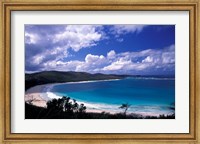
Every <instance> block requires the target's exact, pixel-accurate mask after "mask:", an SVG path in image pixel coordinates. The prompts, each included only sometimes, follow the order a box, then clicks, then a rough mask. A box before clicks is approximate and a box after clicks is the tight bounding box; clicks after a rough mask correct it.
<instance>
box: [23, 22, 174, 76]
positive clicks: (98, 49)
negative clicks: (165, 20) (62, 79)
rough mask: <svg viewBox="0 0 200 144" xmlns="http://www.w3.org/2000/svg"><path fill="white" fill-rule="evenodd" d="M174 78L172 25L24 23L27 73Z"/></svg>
mask: <svg viewBox="0 0 200 144" xmlns="http://www.w3.org/2000/svg"><path fill="white" fill-rule="evenodd" d="M50 70H57V71H77V72H80V71H81V72H89V73H105V74H132V75H175V26H174V25H25V71H26V72H38V71H50Z"/></svg>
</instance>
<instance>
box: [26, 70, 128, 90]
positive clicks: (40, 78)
mask: <svg viewBox="0 0 200 144" xmlns="http://www.w3.org/2000/svg"><path fill="white" fill-rule="evenodd" d="M125 77H127V76H126V75H112V74H109V75H106V74H101V73H97V74H90V73H86V72H71V71H70V72H60V71H44V72H38V73H32V74H25V90H27V89H28V88H30V87H33V86H36V85H41V84H48V83H64V82H77V81H89V80H106V79H122V78H125Z"/></svg>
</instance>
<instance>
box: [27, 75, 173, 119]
mask: <svg viewBox="0 0 200 144" xmlns="http://www.w3.org/2000/svg"><path fill="white" fill-rule="evenodd" d="M115 80H121V79H111V80H95V81H80V82H66V83H53V84H45V85H38V86H34V87H32V88H30V89H28V90H27V91H26V92H25V102H29V101H30V100H32V104H33V105H35V106H39V107H46V103H47V101H48V100H51V99H53V98H61V97H62V96H57V95H56V94H54V93H52V92H50V89H51V88H52V87H53V86H55V85H65V84H76V83H90V82H101V81H115ZM77 102H78V103H79V104H80V103H84V105H85V106H86V107H87V110H86V111H87V112H94V113H101V112H103V111H104V112H109V113H111V114H114V113H120V112H123V110H122V109H121V110H120V109H119V106H120V105H116V106H115V105H112V106H111V105H106V104H105V105H104V104H101V103H89V102H82V101H77ZM133 107H134V108H135V109H136V111H135V110H131V111H130V110H129V111H128V112H127V113H128V114H131V113H134V114H139V115H142V116H159V115H160V114H165V115H167V114H169V111H168V112H167V111H166V110H157V111H141V110H140V108H141V107H139V108H137V106H133ZM149 108H150V107H149ZM145 109H146V110H147V108H145Z"/></svg>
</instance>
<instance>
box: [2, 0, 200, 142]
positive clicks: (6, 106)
mask: <svg viewBox="0 0 200 144" xmlns="http://www.w3.org/2000/svg"><path fill="white" fill-rule="evenodd" d="M0 3H1V4H0V6H1V20H2V21H1V25H0V37H1V43H0V69H1V73H0V80H1V83H0V103H1V104H0V107H1V108H0V111H1V115H0V143H5V144H15V143H20V144H21V143H42V144H47V143H57V144H58V143H60V144H61V143H65V142H68V143H124V144H125V143H134V144H135V143H136V144H137V143H138V144H143V143H145V144H146V143H152V144H158V143H162V144H163V143H168V142H170V143H177V144H178V143H179V144H198V143H200V138H199V137H200V134H199V133H198V130H200V118H199V117H200V113H199V110H198V109H199V101H200V99H199V97H200V95H199V90H198V89H199V86H200V85H199V79H200V78H199V75H198V74H199V61H200V58H199V57H200V53H199V49H200V46H199V34H200V28H199V27H198V25H199V18H198V17H200V15H199V12H200V7H199V4H200V1H199V0H183V1H181V0H173V1H171V0H125V1H123V0H107V1H106V0H94V1H90V0H75V1H70V0H60V1H59V0H56V1H55V0H41V1H40V2H36V1H34V0H3V1H2V2H0ZM26 10H29V11H38V10H40V11H41V10H42V11H65V10H66V11H67V10H72V11H73V10H74V11H76V10H83V11H87V10H94V11H104V10H118V11H136V10H139V11H165V10H166V11H189V16H190V20H189V23H190V28H189V29H190V32H189V34H190V40H189V41H190V82H189V83H190V102H189V103H190V124H189V125H190V133H189V134H159V133H157V134H13V133H11V60H10V59H11V56H10V54H11V35H10V33H11V12H12V11H26Z"/></svg>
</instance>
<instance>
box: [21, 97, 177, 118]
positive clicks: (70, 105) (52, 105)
mask: <svg viewBox="0 0 200 144" xmlns="http://www.w3.org/2000/svg"><path fill="white" fill-rule="evenodd" d="M129 107H130V105H129V104H127V105H126V104H122V105H121V106H120V107H119V108H123V109H125V112H124V113H116V114H110V113H106V112H102V113H88V112H86V109H87V108H86V106H84V104H78V103H77V102H76V100H74V99H73V100H71V99H70V98H69V97H62V98H60V99H52V100H51V101H48V102H47V108H43V107H37V106H34V105H32V104H31V102H30V103H25V119H174V118H175V114H171V115H167V116H165V115H160V116H159V117H156V116H145V117H144V116H141V115H138V114H134V113H132V114H126V111H127V110H128V108H129Z"/></svg>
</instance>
